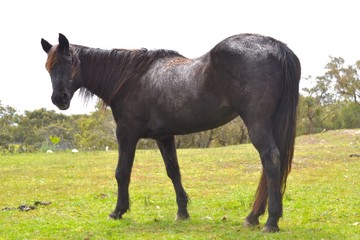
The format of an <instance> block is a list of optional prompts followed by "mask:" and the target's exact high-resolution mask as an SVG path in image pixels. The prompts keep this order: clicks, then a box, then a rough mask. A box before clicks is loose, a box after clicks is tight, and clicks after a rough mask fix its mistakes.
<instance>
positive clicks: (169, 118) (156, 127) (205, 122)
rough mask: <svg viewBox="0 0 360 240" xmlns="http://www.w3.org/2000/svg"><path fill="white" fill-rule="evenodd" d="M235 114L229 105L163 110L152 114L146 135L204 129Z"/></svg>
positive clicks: (178, 133) (172, 133)
mask: <svg viewBox="0 0 360 240" xmlns="http://www.w3.org/2000/svg"><path fill="white" fill-rule="evenodd" d="M214 110H215V111H214ZM237 116H238V115H237V113H236V112H234V110H233V109H232V108H230V107H222V108H215V109H214V108H212V109H211V106H210V107H209V108H201V109H197V110H194V109H186V108H185V109H183V111H181V112H175V113H167V112H163V113H160V114H155V116H152V119H151V122H149V125H148V128H147V129H148V131H147V137H153V138H156V137H160V136H167V135H181V134H189V133H194V132H200V131H205V130H209V129H213V128H216V127H219V126H222V125H224V124H226V123H228V122H229V121H231V120H232V119H234V118H235V117H237Z"/></svg>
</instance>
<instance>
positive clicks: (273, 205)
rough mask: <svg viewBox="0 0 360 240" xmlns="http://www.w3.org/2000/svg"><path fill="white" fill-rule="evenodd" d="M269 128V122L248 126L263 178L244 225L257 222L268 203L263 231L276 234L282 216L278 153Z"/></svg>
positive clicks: (252, 123)
mask: <svg viewBox="0 0 360 240" xmlns="http://www.w3.org/2000/svg"><path fill="white" fill-rule="evenodd" d="M270 126H271V121H264V122H259V121H257V122H251V123H250V125H249V126H248V129H249V136H250V139H251V141H252V143H253V144H254V146H255V148H256V149H257V151H258V152H259V154H260V158H261V163H262V165H263V176H262V179H261V181H260V184H259V187H258V193H257V197H256V199H255V202H254V206H253V210H252V212H251V213H250V215H249V216H248V217H247V218H246V220H245V223H246V222H247V221H249V222H252V223H256V222H258V217H259V216H260V215H261V214H263V213H264V211H265V207H266V201H268V212H269V217H268V219H267V222H266V224H265V227H264V229H263V231H264V232H277V231H279V227H278V221H279V218H280V217H281V216H282V196H281V189H280V153H279V150H278V148H277V146H276V144H275V140H274V138H273V135H272V131H271V127H270ZM265 179H266V181H265Z"/></svg>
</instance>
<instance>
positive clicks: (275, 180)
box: [41, 34, 301, 232]
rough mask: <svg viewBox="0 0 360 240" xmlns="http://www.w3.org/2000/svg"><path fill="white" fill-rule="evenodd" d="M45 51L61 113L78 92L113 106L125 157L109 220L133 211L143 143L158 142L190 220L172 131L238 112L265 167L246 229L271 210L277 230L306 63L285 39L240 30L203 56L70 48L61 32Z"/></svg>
mask: <svg viewBox="0 0 360 240" xmlns="http://www.w3.org/2000/svg"><path fill="white" fill-rule="evenodd" d="M41 45H42V48H43V50H44V51H45V52H46V53H47V54H48V58H47V62H46V69H47V70H48V72H49V73H50V77H51V82H52V87H53V94H52V97H51V98H52V102H53V103H54V104H55V105H56V106H57V107H58V108H59V109H61V110H66V109H68V108H69V106H70V101H71V99H72V97H73V94H74V92H75V91H77V90H78V89H80V93H81V94H83V96H85V97H91V96H93V95H97V96H98V97H100V98H101V99H102V100H103V102H104V103H105V105H107V106H110V108H111V110H112V113H113V116H114V119H115V122H116V124H117V130H116V135H117V139H118V144H119V161H118V165H117V168H116V172H115V176H116V180H117V183H118V198H117V203H116V207H115V210H114V211H113V212H112V213H111V214H110V217H111V218H113V219H120V218H122V215H123V214H124V213H125V212H126V211H127V210H128V209H129V207H130V206H129V192H128V187H129V183H130V175H131V169H132V165H133V161H134V155H135V148H136V144H137V142H138V140H139V139H140V138H152V139H155V140H156V142H157V145H158V146H159V149H160V151H161V155H162V157H163V159H164V162H165V166H166V171H167V174H168V176H169V178H170V179H171V180H172V183H173V185H174V188H175V192H176V202H177V205H178V212H177V217H176V218H177V219H187V218H189V214H188V210H187V205H188V195H187V194H186V192H185V190H184V188H183V185H182V183H181V176H180V169H179V165H178V160H177V156H176V149H175V144H174V135H177V134H187V133H193V132H198V131H203V130H207V129H211V128H215V127H218V126H221V125H223V124H225V123H227V122H229V121H230V120H232V119H234V118H235V117H236V116H238V115H240V117H241V118H242V119H243V121H244V123H245V124H246V126H247V128H248V131H249V135H250V139H251V141H252V143H253V145H254V146H255V148H256V149H257V150H258V152H259V154H260V158H261V162H262V166H263V172H262V176H261V179H260V183H259V186H258V189H257V192H256V197H255V201H254V204H253V209H252V211H251V212H250V214H249V215H248V216H247V217H246V219H245V221H244V225H245V226H255V225H258V224H259V216H260V215H262V214H264V213H265V210H266V206H267V205H268V212H269V217H268V219H267V222H266V224H265V227H264V229H263V231H265V232H275V231H279V227H278V220H279V218H280V217H281V216H282V197H283V194H284V191H285V187H286V179H287V176H288V174H289V172H290V169H291V162H292V158H293V152H294V141H295V125H296V112H297V103H298V96H299V81H300V74H301V73H300V72H301V70H300V68H301V67H300V62H299V59H298V58H297V57H296V55H295V54H294V53H293V52H292V51H291V50H290V49H289V48H288V47H287V46H286V45H285V44H284V43H282V42H280V41H277V40H275V39H273V38H271V37H265V36H261V35H255V34H240V35H236V36H232V37H229V38H227V39H225V40H223V41H222V42H220V43H219V44H217V45H216V46H215V47H214V48H213V49H212V50H211V51H210V52H208V53H206V54H205V55H203V56H202V57H199V58H196V59H188V58H185V57H183V56H182V55H180V54H178V53H177V52H175V51H169V50H154V51H148V50H146V49H139V50H125V49H112V50H102V49H95V48H89V47H84V46H79V45H73V44H69V41H68V40H67V38H66V37H65V36H64V35H62V34H59V44H57V45H54V46H53V45H51V44H50V43H48V42H47V41H46V40H44V39H41Z"/></svg>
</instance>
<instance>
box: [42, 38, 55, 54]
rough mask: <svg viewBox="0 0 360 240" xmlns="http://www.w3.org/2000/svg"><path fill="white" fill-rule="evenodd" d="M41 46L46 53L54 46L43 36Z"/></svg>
mask: <svg viewBox="0 0 360 240" xmlns="http://www.w3.org/2000/svg"><path fill="white" fill-rule="evenodd" d="M41 46H42V48H43V49H44V51H45V52H46V53H48V52H49V51H50V49H51V47H52V45H51V44H50V43H49V42H48V41H46V40H45V39H43V38H42V39H41Z"/></svg>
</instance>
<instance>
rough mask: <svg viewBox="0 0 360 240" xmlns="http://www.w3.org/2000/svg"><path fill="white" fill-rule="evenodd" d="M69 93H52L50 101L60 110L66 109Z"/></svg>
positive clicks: (68, 102) (68, 105)
mask: <svg viewBox="0 0 360 240" xmlns="http://www.w3.org/2000/svg"><path fill="white" fill-rule="evenodd" d="M70 100H71V97H70V94H69V93H67V92H61V93H53V94H52V96H51V101H52V102H53V104H54V105H56V106H57V107H58V108H59V109H60V110H66V109H68V108H69V107H70Z"/></svg>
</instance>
